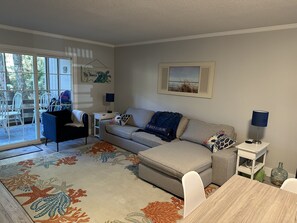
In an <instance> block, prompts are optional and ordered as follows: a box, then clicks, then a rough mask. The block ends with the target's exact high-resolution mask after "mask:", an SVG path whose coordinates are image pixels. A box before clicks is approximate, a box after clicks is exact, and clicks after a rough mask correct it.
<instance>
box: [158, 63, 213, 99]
mask: <svg viewBox="0 0 297 223" xmlns="http://www.w3.org/2000/svg"><path fill="white" fill-rule="evenodd" d="M214 69H215V63H214V62H197V63H160V64H159V78H158V93H160V94H171V95H179V96H189V97H202V98H211V97H212V87H213V79H214Z"/></svg>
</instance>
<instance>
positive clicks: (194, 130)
mask: <svg viewBox="0 0 297 223" xmlns="http://www.w3.org/2000/svg"><path fill="white" fill-rule="evenodd" d="M220 131H224V133H225V134H226V135H227V136H229V137H231V138H233V139H234V138H235V136H236V135H235V131H234V128H233V127H232V126H229V125H223V124H212V123H207V122H203V121H200V120H197V119H190V121H189V123H188V125H187V128H186V130H185V131H184V133H183V134H182V136H181V137H180V138H181V139H182V140H187V141H191V142H195V143H199V144H203V142H205V140H207V139H209V138H210V137H211V136H213V135H215V134H216V133H217V132H220Z"/></svg>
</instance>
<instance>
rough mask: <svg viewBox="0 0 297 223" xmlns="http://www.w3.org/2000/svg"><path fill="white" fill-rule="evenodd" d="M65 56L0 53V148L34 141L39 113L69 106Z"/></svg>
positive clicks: (69, 70)
mask: <svg viewBox="0 0 297 223" xmlns="http://www.w3.org/2000/svg"><path fill="white" fill-rule="evenodd" d="M71 95H72V62H71V59H69V58H58V57H47V56H40V55H34V54H32V55H30V54H19V53H10V52H9V53H7V52H0V150H2V149H7V148H13V147H17V146H20V145H21V144H22V145H24V144H32V143H37V142H39V141H40V139H41V138H42V130H43V128H42V119H41V117H42V116H41V114H42V113H43V112H46V111H48V110H60V109H71Z"/></svg>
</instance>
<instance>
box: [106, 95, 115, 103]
mask: <svg viewBox="0 0 297 223" xmlns="http://www.w3.org/2000/svg"><path fill="white" fill-rule="evenodd" d="M105 101H106V102H114V94H113V93H106V95H105Z"/></svg>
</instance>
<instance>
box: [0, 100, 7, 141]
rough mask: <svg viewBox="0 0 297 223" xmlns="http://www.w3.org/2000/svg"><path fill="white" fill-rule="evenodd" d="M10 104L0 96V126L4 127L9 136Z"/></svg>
mask: <svg viewBox="0 0 297 223" xmlns="http://www.w3.org/2000/svg"><path fill="white" fill-rule="evenodd" d="M7 109H8V106H7V102H6V100H5V99H3V98H0V126H1V127H3V128H4V130H5V132H6V133H7V135H8V136H9V126H8V121H7V120H8V112H7Z"/></svg>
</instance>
